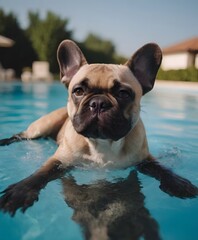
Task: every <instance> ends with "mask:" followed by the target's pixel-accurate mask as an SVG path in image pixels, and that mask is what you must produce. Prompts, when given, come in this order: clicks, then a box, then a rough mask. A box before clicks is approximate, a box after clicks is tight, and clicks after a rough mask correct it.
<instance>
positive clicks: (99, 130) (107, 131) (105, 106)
mask: <svg viewBox="0 0 198 240" xmlns="http://www.w3.org/2000/svg"><path fill="white" fill-rule="evenodd" d="M131 125H132V120H131V119H126V118H125V117H124V114H123V110H122V109H120V108H119V106H118V105H116V106H114V104H112V102H111V101H110V100H109V99H108V98H107V97H105V96H100V97H93V98H92V99H90V100H89V101H88V102H87V103H86V104H84V105H83V107H82V108H81V110H80V111H79V112H77V113H76V114H75V116H74V118H73V126H74V128H75V130H76V131H77V132H78V133H79V134H81V135H83V136H85V137H88V138H98V139H111V140H114V141H117V140H119V139H120V138H122V137H124V136H125V135H126V134H127V133H128V132H129V131H130V130H131V127H132V126H131Z"/></svg>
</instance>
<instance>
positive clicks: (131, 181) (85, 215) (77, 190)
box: [62, 170, 160, 240]
mask: <svg viewBox="0 0 198 240" xmlns="http://www.w3.org/2000/svg"><path fill="white" fill-rule="evenodd" d="M62 183H63V193H64V198H65V202H66V203H67V205H68V206H70V207H71V208H72V209H73V210H74V213H73V217H72V218H73V220H74V221H75V222H77V223H78V224H79V225H80V226H81V227H82V230H83V234H84V237H85V239H94V240H95V239H97V240H98V239H100V240H107V239H113V240H116V239H119V240H120V239H122V240H129V239H130V240H131V239H132V240H135V239H141V238H143V239H150V240H155V239H160V235H159V226H158V223H157V221H156V220H155V219H154V218H153V217H152V216H151V214H150V212H149V210H148V209H147V208H146V207H145V203H144V198H145V196H144V195H143V194H142V193H141V185H140V181H139V179H138V177H137V172H136V171H135V170H133V171H131V173H130V174H129V176H128V177H127V178H126V179H121V180H119V181H117V182H114V183H112V182H108V181H106V180H100V181H98V182H96V183H93V184H90V185H88V184H83V185H78V184H77V183H76V181H75V180H74V178H73V177H72V176H69V177H64V178H63V179H62Z"/></svg>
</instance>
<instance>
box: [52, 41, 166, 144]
mask: <svg viewBox="0 0 198 240" xmlns="http://www.w3.org/2000/svg"><path fill="white" fill-rule="evenodd" d="M57 56H58V62H59V66H60V74H61V81H62V83H64V84H65V85H66V87H67V88H68V92H69V99H68V106H67V107H68V114H69V117H70V119H71V121H72V123H73V126H74V128H75V130H76V131H77V132H78V133H79V134H82V135H83V136H85V137H88V138H99V139H112V140H114V141H116V140H118V139H120V138H122V137H124V136H126V135H127V134H128V133H129V131H130V130H131V129H132V128H133V127H134V126H135V125H136V123H137V121H138V119H139V113H140V99H141V96H142V95H144V94H145V93H147V92H148V91H150V90H151V89H152V88H153V85H154V82H155V77H156V74H157V71H158V68H159V66H160V63H161V59H162V53H161V50H160V48H159V46H158V45H156V44H153V43H150V44H147V45H144V46H143V47H142V48H140V49H139V50H138V51H137V52H136V53H135V54H134V55H133V56H132V57H131V58H130V59H129V60H128V61H127V62H126V64H125V65H115V64H88V63H87V61H86V59H85V57H84V55H83V53H82V52H81V50H80V49H79V47H78V46H77V45H76V44H75V43H74V42H72V41H70V40H65V41H63V42H62V43H61V44H60V45H59V48H58V53H57Z"/></svg>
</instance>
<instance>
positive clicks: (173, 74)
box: [157, 67, 198, 82]
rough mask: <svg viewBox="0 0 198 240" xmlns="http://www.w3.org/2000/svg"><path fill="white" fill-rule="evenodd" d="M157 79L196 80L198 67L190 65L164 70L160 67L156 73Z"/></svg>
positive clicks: (197, 78)
mask: <svg viewBox="0 0 198 240" xmlns="http://www.w3.org/2000/svg"><path fill="white" fill-rule="evenodd" d="M157 79H159V80H173V81H188V82H198V69H196V68H194V67H192V68H187V69H179V70H168V71H164V70H162V69H160V70H159V71H158V74H157Z"/></svg>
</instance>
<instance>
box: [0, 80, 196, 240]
mask: <svg viewBox="0 0 198 240" xmlns="http://www.w3.org/2000/svg"><path fill="white" fill-rule="evenodd" d="M66 99H67V92H66V90H65V89H64V87H63V86H62V85H60V84H58V83H54V84H49V85H48V84H43V83H36V84H20V83H13V84H10V83H9V84H8V83H0V139H1V138H5V137H9V136H11V135H12V134H13V133H17V132H20V131H22V130H23V129H25V128H26V127H27V125H28V124H29V123H31V122H32V121H34V120H35V119H37V118H39V117H40V116H42V115H44V114H46V113H48V112H50V111H51V110H54V109H56V108H59V107H62V106H64V105H65V103H66ZM141 105H142V111H141V115H142V118H143V121H144V124H145V127H146V130H147V136H148V142H149V146H150V151H151V153H153V155H155V156H156V157H158V158H159V160H160V161H161V162H162V163H163V164H164V165H166V166H167V167H170V168H172V169H173V170H174V172H176V173H178V174H179V175H181V176H183V177H185V178H187V179H189V180H191V181H192V182H193V183H194V184H195V185H197V186H198V174H197V169H198V160H197V156H198V107H197V106H198V86H196V85H193V86H191V87H182V86H181V87H175V85H167V84H163V83H161V84H157V85H156V87H155V88H154V90H153V91H152V92H151V93H149V94H147V95H145V96H144V97H143V99H142V104H141ZM55 149H56V144H55V142H54V141H52V140H43V139H40V140H37V141H27V142H19V143H14V144H11V145H10V146H5V147H0V190H3V189H4V188H5V187H7V186H8V185H9V184H11V183H14V182H16V181H19V180H21V179H22V178H24V177H26V176H28V175H30V174H31V173H32V172H34V171H35V170H36V169H37V168H38V167H39V166H40V165H41V164H42V163H43V162H44V161H45V160H46V159H47V158H48V157H49V156H50V155H51V154H53V152H54V150H55ZM72 175H73V176H74V177H75V179H76V181H77V182H74V180H73V178H72V177H69V178H65V179H63V180H62V181H58V180H57V181H54V182H51V183H49V184H48V186H47V187H46V188H45V189H44V190H42V191H41V194H40V198H39V201H38V202H36V203H35V204H34V206H33V207H31V208H29V209H28V210H27V212H26V213H25V214H22V213H20V212H17V214H16V215H15V217H14V218H11V217H10V216H9V215H8V214H4V213H2V212H0V239H2V240H7V239H9V240H18V239H22V240H30V239H37V240H45V239H48V240H54V239H58V240H62V239H67V240H72V239H75V240H80V239H84V237H83V236H84V235H86V236H87V235H88V232H89V230H90V229H89V228H90V225H91V224H90V222H89V221H88V220H87V219H89V216H88V210H90V209H88V208H91V211H92V212H93V214H95V215H97V216H101V222H105V221H107V219H108V218H109V219H111V216H112V215H111V214H112V213H111V211H115V210H116V211H117V214H118V215H119V214H120V211H121V210H120V205H119V200H120V199H121V200H123V201H125V204H126V205H127V207H128V212H126V214H125V215H124V216H120V218H119V219H120V221H118V222H117V223H114V226H113V227H112V229H114V236H113V235H112V238H113V239H124V238H121V237H120V236H119V234H120V232H122V230H123V232H130V231H131V236H133V237H132V239H136V238H135V236H137V235H138V231H143V230H142V229H143V225H144V226H145V223H146V226H147V229H146V231H147V234H148V236H152V237H150V238H148V239H152V240H153V239H158V236H161V238H162V239H167V240H172V239H174V240H175V239H176V240H177V239H179V240H188V239H189V240H193V239H198V231H197V228H198V199H187V200H182V199H178V198H175V197H170V196H169V195H167V194H165V193H164V192H162V191H161V190H160V189H159V183H158V182H157V181H155V180H154V179H152V178H150V177H148V176H145V175H143V174H140V173H138V175H137V174H136V172H134V171H133V168H131V169H126V170H116V171H108V170H87V169H82V168H79V169H76V170H73V172H72ZM105 180H106V181H105ZM107 181H108V182H107ZM82 184H86V185H82ZM129 186H131V188H129ZM108 194H110V197H109V196H108ZM76 195H77V197H75V196H76ZM107 196H108V197H107ZM64 198H66V201H65V200H64ZM123 198H124V199H123ZM112 199H118V201H117V202H112V203H111V206H112V208H111V209H104V206H105V204H107V202H108V201H110V202H111V201H112ZM96 201H97V202H96ZM87 202H88V204H87ZM104 203H105V204H104ZM101 213H104V214H101ZM137 213H140V214H139V215H138V214H137ZM86 216H87V217H86ZM85 218H86V219H85ZM85 220H86V221H85ZM92 225H95V226H99V225H100V224H99V223H98V222H92ZM83 226H84V228H83ZM129 228H130V229H129ZM82 229H83V230H82ZM94 231H96V232H97V233H98V234H99V235H100V236H103V234H104V232H105V228H104V227H103V226H99V227H98V228H97V227H95V228H94ZM152 231H153V232H152ZM112 234H113V233H112ZM149 234H150V235H149ZM101 239H102V238H101ZM125 239H128V238H127V236H125ZM99 240H100V239H99Z"/></svg>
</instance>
